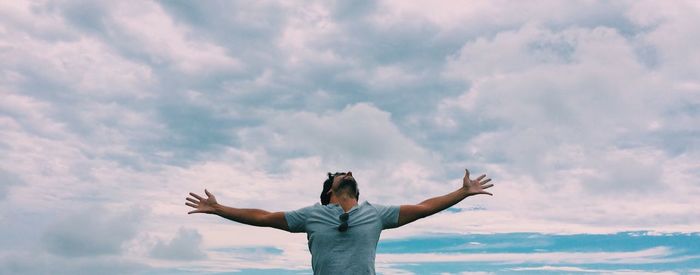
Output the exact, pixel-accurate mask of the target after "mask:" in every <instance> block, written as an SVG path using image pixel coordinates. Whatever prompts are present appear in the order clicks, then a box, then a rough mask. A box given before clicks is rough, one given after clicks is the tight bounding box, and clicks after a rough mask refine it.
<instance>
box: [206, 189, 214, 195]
mask: <svg viewBox="0 0 700 275" xmlns="http://www.w3.org/2000/svg"><path fill="white" fill-rule="evenodd" d="M204 194H207V197H213V196H214V195H212V194H211V193H209V191H207V189H204Z"/></svg>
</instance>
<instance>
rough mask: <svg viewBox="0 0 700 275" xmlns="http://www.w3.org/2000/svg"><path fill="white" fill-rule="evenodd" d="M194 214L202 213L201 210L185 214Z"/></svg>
mask: <svg viewBox="0 0 700 275" xmlns="http://www.w3.org/2000/svg"><path fill="white" fill-rule="evenodd" d="M194 213H203V212H202V211H201V210H192V211H190V212H187V214H194Z"/></svg>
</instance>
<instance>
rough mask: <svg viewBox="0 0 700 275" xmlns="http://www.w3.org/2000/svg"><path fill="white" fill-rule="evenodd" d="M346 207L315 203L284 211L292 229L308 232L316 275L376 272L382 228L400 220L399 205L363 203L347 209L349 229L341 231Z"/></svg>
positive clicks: (396, 224) (393, 224)
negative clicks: (375, 266) (377, 251)
mask: <svg viewBox="0 0 700 275" xmlns="http://www.w3.org/2000/svg"><path fill="white" fill-rule="evenodd" d="M343 212H344V211H343V208H342V207H340V206H339V205H337V204H328V205H321V204H319V203H316V204H315V205H312V206H309V207H304V208H302V209H299V210H295V211H290V212H285V213H284V217H285V219H287V225H289V231H291V232H306V237H307V239H308V240H309V251H311V267H312V268H313V271H314V274H374V257H375V254H376V249H377V242H378V241H379V234H380V233H381V231H382V230H383V229H390V228H395V227H397V226H398V223H399V206H384V205H378V204H370V203H369V202H366V201H365V202H363V203H361V204H358V205H356V206H354V207H353V208H352V209H350V211H348V214H349V218H348V225H349V228H348V230H347V231H345V232H340V231H339V230H338V226H339V225H340V223H341V222H340V215H342V214H343Z"/></svg>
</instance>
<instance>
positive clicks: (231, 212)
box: [214, 204, 270, 226]
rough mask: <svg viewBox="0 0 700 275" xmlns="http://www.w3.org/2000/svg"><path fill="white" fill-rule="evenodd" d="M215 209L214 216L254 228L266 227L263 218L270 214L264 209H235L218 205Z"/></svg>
mask: <svg viewBox="0 0 700 275" xmlns="http://www.w3.org/2000/svg"><path fill="white" fill-rule="evenodd" d="M214 209H215V210H214V214H216V215H219V216H221V217H222V218H226V219H229V220H232V221H235V222H239V223H244V224H248V225H254V226H266V225H265V224H263V220H262V218H263V217H265V216H266V215H268V214H270V212H268V211H265V210H262V209H246V208H233V207H228V206H224V205H221V204H217V205H216V206H215V207H214Z"/></svg>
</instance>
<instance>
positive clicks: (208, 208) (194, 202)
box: [185, 189, 218, 214]
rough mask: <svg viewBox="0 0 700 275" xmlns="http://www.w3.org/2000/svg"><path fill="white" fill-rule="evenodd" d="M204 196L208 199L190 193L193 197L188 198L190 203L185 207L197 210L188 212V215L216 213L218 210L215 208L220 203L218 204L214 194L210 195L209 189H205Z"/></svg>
mask: <svg viewBox="0 0 700 275" xmlns="http://www.w3.org/2000/svg"><path fill="white" fill-rule="evenodd" d="M204 194H206V195H207V198H206V199H205V198H202V197H201V196H199V195H197V194H195V193H190V196H192V197H187V200H188V202H186V203H185V205H187V206H190V207H192V208H195V209H196V210H192V211H190V212H187V214H194V213H206V214H214V211H215V210H216V209H215V207H216V206H217V205H218V203H217V202H216V197H214V195H213V194H212V193H209V191H207V189H204Z"/></svg>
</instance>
